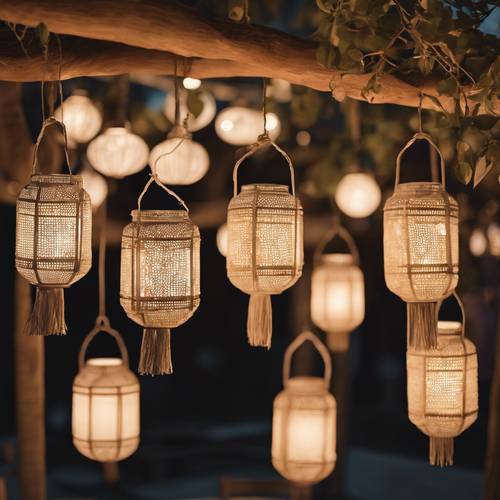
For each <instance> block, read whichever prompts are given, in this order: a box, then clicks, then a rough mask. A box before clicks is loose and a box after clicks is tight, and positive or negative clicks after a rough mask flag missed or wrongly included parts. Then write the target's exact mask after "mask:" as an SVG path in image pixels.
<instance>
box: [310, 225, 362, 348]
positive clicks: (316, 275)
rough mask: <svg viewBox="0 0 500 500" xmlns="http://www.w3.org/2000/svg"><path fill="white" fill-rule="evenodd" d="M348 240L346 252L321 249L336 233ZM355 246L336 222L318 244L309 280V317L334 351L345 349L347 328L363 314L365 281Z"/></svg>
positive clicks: (353, 327)
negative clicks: (324, 252)
mask: <svg viewBox="0 0 500 500" xmlns="http://www.w3.org/2000/svg"><path fill="white" fill-rule="evenodd" d="M337 235H338V236H340V237H341V238H343V239H344V241H345V242H346V243H347V245H348V247H349V249H350V252H351V253H350V254H349V253H327V254H323V250H324V249H325V246H326V245H327V243H328V242H329V241H331V240H332V238H333V237H335V236H337ZM358 263H359V256H358V250H357V248H356V245H355V244H354V241H353V240H352V238H351V236H350V234H349V233H348V232H347V231H346V230H345V229H344V228H343V227H341V226H339V225H336V226H335V227H334V228H333V229H332V231H330V233H329V234H328V235H327V237H326V238H325V239H324V240H323V241H322V242H321V243H320V244H319V245H318V248H317V249H316V252H315V255H314V268H313V273H312V280H311V319H312V321H313V323H314V324H315V325H316V326H318V327H319V328H321V329H322V330H324V331H325V332H327V340H328V347H329V348H330V349H331V350H332V351H334V352H343V351H347V350H348V348H349V332H351V331H352V330H354V329H355V328H357V327H358V326H359V325H360V324H361V323H362V322H363V319H364V317H365V285H364V278H363V272H362V271H361V269H360V268H359V265H358Z"/></svg>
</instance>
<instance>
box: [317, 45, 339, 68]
mask: <svg viewBox="0 0 500 500" xmlns="http://www.w3.org/2000/svg"><path fill="white" fill-rule="evenodd" d="M336 56H337V52H336V50H335V47H332V45H331V44H330V43H322V44H321V45H318V48H317V49H316V59H317V60H318V62H319V63H320V64H321V66H324V67H325V68H327V69H330V68H333V67H334V66H335V61H336Z"/></svg>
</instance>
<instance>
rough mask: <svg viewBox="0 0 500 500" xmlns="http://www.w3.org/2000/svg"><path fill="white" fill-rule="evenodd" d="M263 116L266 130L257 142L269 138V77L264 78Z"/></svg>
mask: <svg viewBox="0 0 500 500" xmlns="http://www.w3.org/2000/svg"><path fill="white" fill-rule="evenodd" d="M262 118H263V125H264V131H263V132H262V134H261V135H259V137H258V139H257V142H259V141H264V140H266V139H269V134H268V132H267V78H263V79H262Z"/></svg>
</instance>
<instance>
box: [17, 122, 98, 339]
mask: <svg viewBox="0 0 500 500" xmlns="http://www.w3.org/2000/svg"><path fill="white" fill-rule="evenodd" d="M52 124H58V125H59V126H60V127H61V129H62V131H63V134H64V138H65V152H66V161H67V163H68V168H69V172H70V173H69V174H50V175H43V174H41V173H40V169H39V163H38V148H39V145H40V143H41V140H42V138H43V135H44V132H45V129H46V128H47V127H48V126H50V125H52ZM91 227H92V207H91V202H90V197H89V195H88V194H87V193H86V192H85V190H84V189H83V187H82V178H81V176H79V175H73V174H72V173H71V166H70V163H69V157H68V151H67V147H66V129H65V127H64V125H63V124H62V123H61V122H58V121H57V120H56V119H55V118H53V117H52V118H48V119H47V120H45V122H44V123H43V126H42V130H41V131H40V134H39V136H38V139H37V143H36V146H35V153H34V161H33V174H32V176H31V179H30V181H29V183H28V185H27V186H25V187H24V188H23V190H22V191H21V193H20V195H19V198H18V199H17V206H16V269H17V271H18V272H19V274H21V276H23V277H24V278H25V279H27V280H28V281H29V282H30V283H31V284H32V285H36V286H37V292H36V300H35V304H34V307H33V311H32V313H31V316H30V318H29V320H28V323H27V325H26V331H27V332H28V333H29V334H30V335H63V334H65V333H66V322H65V320H64V292H63V290H64V288H67V287H69V286H71V285H72V284H73V283H75V282H76V281H78V280H79V279H80V278H82V277H83V276H85V274H86V273H87V272H88V271H89V269H90V266H91V263H92V248H91V238H92V229H91Z"/></svg>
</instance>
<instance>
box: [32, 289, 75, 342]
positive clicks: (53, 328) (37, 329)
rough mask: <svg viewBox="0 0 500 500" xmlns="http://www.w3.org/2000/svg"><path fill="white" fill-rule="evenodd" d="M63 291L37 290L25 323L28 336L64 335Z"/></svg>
mask: <svg viewBox="0 0 500 500" xmlns="http://www.w3.org/2000/svg"><path fill="white" fill-rule="evenodd" d="M66 331H67V327H66V321H64V289H63V288H44V287H43V288H37V289H36V298H35V304H34V305H33V310H32V311H31V315H30V317H29V319H28V322H27V323H26V327H25V332H26V333H27V334H28V335H44V336H47V335H66Z"/></svg>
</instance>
